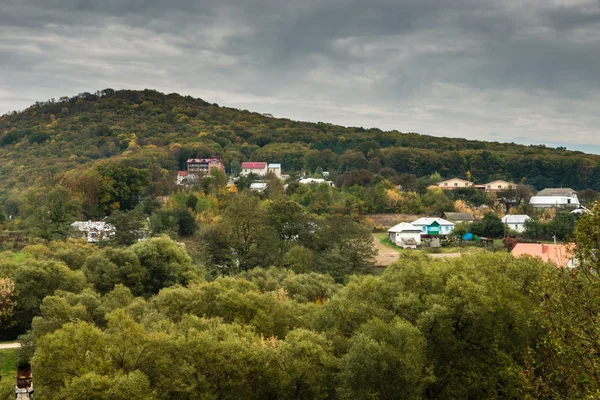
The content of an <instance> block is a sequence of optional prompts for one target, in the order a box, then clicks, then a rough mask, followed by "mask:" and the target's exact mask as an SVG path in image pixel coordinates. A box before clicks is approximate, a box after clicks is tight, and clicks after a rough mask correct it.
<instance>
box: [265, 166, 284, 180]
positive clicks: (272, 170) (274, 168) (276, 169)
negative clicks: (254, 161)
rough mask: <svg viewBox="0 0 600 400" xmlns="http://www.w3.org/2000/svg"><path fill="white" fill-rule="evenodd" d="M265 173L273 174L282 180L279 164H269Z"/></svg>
mask: <svg viewBox="0 0 600 400" xmlns="http://www.w3.org/2000/svg"><path fill="white" fill-rule="evenodd" d="M267 173H268V174H275V176H276V177H278V178H279V179H282V176H283V175H282V174H281V164H269V165H268V166H267Z"/></svg>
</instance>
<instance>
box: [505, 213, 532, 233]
mask: <svg viewBox="0 0 600 400" xmlns="http://www.w3.org/2000/svg"><path fill="white" fill-rule="evenodd" d="M530 219H531V218H530V217H529V216H527V215H505V216H504V217H502V223H503V224H504V225H506V226H507V227H508V228H509V229H512V230H513V231H516V232H519V233H522V232H525V222H527V221H529V220H530Z"/></svg>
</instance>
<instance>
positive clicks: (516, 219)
mask: <svg viewBox="0 0 600 400" xmlns="http://www.w3.org/2000/svg"><path fill="white" fill-rule="evenodd" d="M530 219H531V218H530V217H529V216H528V215H505V216H504V217H502V222H504V223H505V224H524V223H525V221H528V220H530Z"/></svg>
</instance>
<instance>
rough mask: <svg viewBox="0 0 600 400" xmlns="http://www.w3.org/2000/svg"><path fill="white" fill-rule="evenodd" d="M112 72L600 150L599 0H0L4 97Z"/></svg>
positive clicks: (42, 92) (106, 81) (452, 132)
mask: <svg viewBox="0 0 600 400" xmlns="http://www.w3.org/2000/svg"><path fill="white" fill-rule="evenodd" d="M107 87H110V88H114V89H121V88H132V89H144V88H153V89H157V90H160V91H163V92H168V93H170V92H178V93H181V94H189V95H192V96H195V97H201V98H203V99H204V100H207V101H210V102H217V103H219V104H221V105H226V106H232V107H238V108H245V109H249V110H252V111H259V112H265V113H271V114H274V115H275V116H278V117H287V118H292V119H298V120H306V121H326V122H332V123H337V124H341V125H357V126H364V127H372V126H376V127H379V128H382V129H398V130H400V131H403V132H409V131H411V132H419V133H425V134H432V135H438V136H455V137H467V138H473V139H483V140H495V141H509V142H510V141H514V142H517V143H544V144H547V145H553V146H559V145H562V146H566V147H568V148H573V149H581V150H587V151H593V152H597V153H600V130H599V127H600V112H598V106H599V105H600V90H598V89H599V88H600V0H562V1H559V0H497V1H492V0H452V1H450V0H295V1H291V0H288V1H284V0H219V1H214V0H211V1H208V0H196V1H184V0H170V1H159V0H128V1H122V0H101V1H100V0H0V113H4V112H6V111H9V110H21V109H23V108H25V107H27V106H28V105H30V104H32V103H34V102H35V101H41V100H46V99H49V98H51V97H56V98H58V97H60V96H65V95H66V96H70V95H74V94H77V93H79V92H83V91H89V92H93V91H96V90H98V89H104V88H107Z"/></svg>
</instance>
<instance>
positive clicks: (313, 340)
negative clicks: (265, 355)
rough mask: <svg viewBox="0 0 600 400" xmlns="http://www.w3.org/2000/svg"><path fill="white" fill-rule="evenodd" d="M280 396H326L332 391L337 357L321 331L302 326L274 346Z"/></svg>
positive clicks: (298, 397)
mask: <svg viewBox="0 0 600 400" xmlns="http://www.w3.org/2000/svg"><path fill="white" fill-rule="evenodd" d="M274 358H275V362H276V365H277V371H278V382H277V386H278V388H279V393H278V396H277V397H278V398H280V399H327V398H332V397H333V395H334V392H335V372H336V370H337V360H336V358H335V356H334V355H333V345H332V344H331V343H330V342H328V341H327V339H326V337H325V335H323V334H319V333H315V332H311V331H309V330H305V329H296V330H293V331H291V332H290V333H288V334H287V336H286V338H285V341H280V342H278V343H277V346H276V347H275V356H274Z"/></svg>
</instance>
